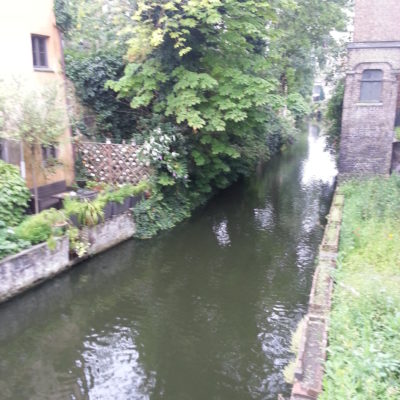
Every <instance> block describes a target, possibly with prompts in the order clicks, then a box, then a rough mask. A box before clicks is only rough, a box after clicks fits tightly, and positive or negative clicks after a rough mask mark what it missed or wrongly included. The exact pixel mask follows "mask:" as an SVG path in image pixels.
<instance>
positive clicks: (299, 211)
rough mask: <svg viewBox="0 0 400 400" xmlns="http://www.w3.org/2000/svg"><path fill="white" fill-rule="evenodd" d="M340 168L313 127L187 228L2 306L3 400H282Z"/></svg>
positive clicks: (110, 254) (125, 249)
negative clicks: (293, 340) (285, 374)
mask: <svg viewBox="0 0 400 400" xmlns="http://www.w3.org/2000/svg"><path fill="white" fill-rule="evenodd" d="M335 173H336V171H335V167H334V161H333V159H332V157H331V156H330V155H329V153H327V152H326V151H325V142H324V139H323V138H321V137H320V136H319V135H318V132H317V130H316V129H311V130H310V131H309V132H308V134H307V133H306V134H305V135H303V136H302V137H300V138H299V140H298V141H297V143H296V144H295V145H294V146H293V147H292V148H291V149H289V150H288V151H287V152H285V153H284V154H283V155H282V156H280V157H275V158H274V159H273V160H271V162H269V163H268V164H267V165H266V166H263V167H260V168H259V170H258V171H257V173H256V174H255V175H254V176H253V177H252V178H250V179H248V180H244V181H243V182H240V183H238V184H237V185H234V186H233V187H232V188H230V189H228V190H226V191H224V192H223V193H221V195H219V196H217V197H216V198H215V199H213V200H212V201H211V202H210V203H209V204H208V205H207V206H206V207H205V208H203V209H201V210H198V211H197V212H196V213H195V215H194V216H193V217H192V218H191V219H189V220H188V221H186V222H184V223H182V224H181V225H179V226H178V227H177V228H175V229H173V230H171V231H169V232H164V233H162V234H161V235H160V236H159V237H157V238H155V239H152V240H149V241H145V242H137V241H134V240H132V241H128V242H125V243H123V244H121V245H119V246H117V247H115V248H113V249H111V250H109V251H107V252H105V253H103V254H101V255H99V256H97V257H95V258H93V259H91V260H88V261H86V262H84V263H82V264H81V265H80V266H77V268H75V269H74V270H72V271H70V272H69V273H68V274H64V275H62V276H60V277H58V278H56V279H54V280H52V281H50V282H48V283H45V284H43V285H41V286H40V287H38V288H36V289H33V290H31V291H30V292H28V293H26V294H25V295H22V296H20V297H18V298H16V299H14V300H11V301H10V302H8V303H6V304H3V305H2V306H0V360H1V361H0V376H1V380H0V392H1V393H2V396H3V398H4V399H15V398H18V399H19V398H20V399H24V398H29V399H43V398H51V399H65V398H76V399H81V398H91V399H98V398H101V399H103V398H118V399H149V398H151V399H171V400H172V399H173V400H179V399H194V400H196V399H199V400H200V399H201V400H204V399H205V398H220V399H238V400H239V399H240V400H243V399H253V398H256V399H258V398H259V399H276V397H277V395H278V393H283V394H284V395H286V396H287V395H288V394H290V386H289V385H287V384H286V383H285V382H284V379H283V373H282V371H283V367H284V366H285V365H286V364H287V362H288V361H289V360H290V358H291V357H292V356H291V353H290V351H289V347H290V336H291V334H290V332H291V331H292V330H294V328H295V326H296V325H297V323H298V321H299V320H300V319H301V318H302V317H303V316H304V315H305V313H306V311H307V303H308V295H309V293H310V290H311V284H312V276H313V272H314V265H315V264H314V262H315V256H316V253H317V251H318V246H319V243H320V241H321V238H322V234H323V230H324V224H325V216H326V215H327V213H328V210H329V205H330V202H331V197H332V191H333V182H334V177H335Z"/></svg>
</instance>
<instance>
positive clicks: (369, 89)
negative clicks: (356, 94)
mask: <svg viewBox="0 0 400 400" xmlns="http://www.w3.org/2000/svg"><path fill="white" fill-rule="evenodd" d="M382 79H383V71H382V70H380V69H366V70H365V71H364V72H363V74H362V79H361V92H360V102H362V103H376V102H380V101H381V94H382Z"/></svg>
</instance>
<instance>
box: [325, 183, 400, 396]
mask: <svg viewBox="0 0 400 400" xmlns="http://www.w3.org/2000/svg"><path fill="white" fill-rule="evenodd" d="M342 192H343V193H344V194H345V198H346V201H345V207H344V214H343V223H342V233H341V243H340V252H339V259H338V269H337V271H336V272H335V281H336V286H335V292H334V300H333V307H332V312H331V322H330V330H329V347H328V359H327V363H326V374H325V379H324V393H323V394H322V395H321V399H323V400H338V399H355V400H356V399H360V400H361V399H362V400H368V399H371V400H372V399H374V400H375V399H398V398H399V397H400V334H399V332H400V253H399V248H400V178H399V177H397V176H393V177H391V178H390V179H383V178H377V179H374V180H370V181H364V182H357V183H356V182H352V183H347V184H345V185H344V186H343V187H342Z"/></svg>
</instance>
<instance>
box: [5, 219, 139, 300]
mask: <svg viewBox="0 0 400 400" xmlns="http://www.w3.org/2000/svg"><path fill="white" fill-rule="evenodd" d="M83 229H84V230H85V234H86V237H87V238H88V240H89V244H90V246H89V248H88V251H87V255H86V256H84V257H81V258H76V257H71V254H72V252H71V251H70V246H69V241H68V238H67V237H62V238H59V239H57V241H56V246H55V248H54V249H50V248H49V247H48V245H47V243H41V244H38V245H36V246H33V247H31V248H29V249H27V250H24V251H22V252H20V253H18V254H14V255H12V256H9V257H7V258H5V259H3V260H1V261H0V302H3V301H5V300H7V299H9V298H11V297H13V296H15V295H17V294H19V293H21V292H23V291H25V290H27V289H29V288H31V287H33V286H36V285H38V284H40V283H41V282H43V281H45V280H48V279H50V278H52V277H53V276H55V275H58V274H60V273H61V272H63V271H65V270H67V269H68V268H71V267H72V266H74V265H76V264H78V263H80V262H81V261H83V260H85V259H86V258H87V257H89V256H93V255H95V254H98V253H100V252H102V251H104V250H107V249H109V248H110V247H113V246H115V245H117V244H118V243H121V242H123V241H125V240H127V239H129V238H131V237H132V236H133V235H134V234H135V232H136V226H135V223H134V220H133V216H132V214H131V212H127V213H124V214H120V215H116V216H114V217H113V218H110V219H107V220H105V221H104V222H103V223H101V224H99V225H96V226H93V227H85V228H83Z"/></svg>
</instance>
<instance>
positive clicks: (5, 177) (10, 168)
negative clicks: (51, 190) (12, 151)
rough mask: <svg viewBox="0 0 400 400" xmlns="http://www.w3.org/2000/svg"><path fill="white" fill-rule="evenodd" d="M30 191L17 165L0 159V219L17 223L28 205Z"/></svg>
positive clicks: (9, 223) (9, 222)
mask: <svg viewBox="0 0 400 400" xmlns="http://www.w3.org/2000/svg"><path fill="white" fill-rule="evenodd" d="M29 198H30V192H29V190H28V188H27V187H26V184H25V181H24V179H23V178H22V177H21V176H20V174H19V170H18V168H17V167H15V166H14V165H11V164H7V163H5V162H4V161H2V160H0V221H3V222H4V223H5V224H6V225H7V226H16V225H18V224H19V223H20V222H21V221H22V219H23V217H24V213H25V210H26V208H27V206H28V200H29Z"/></svg>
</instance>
